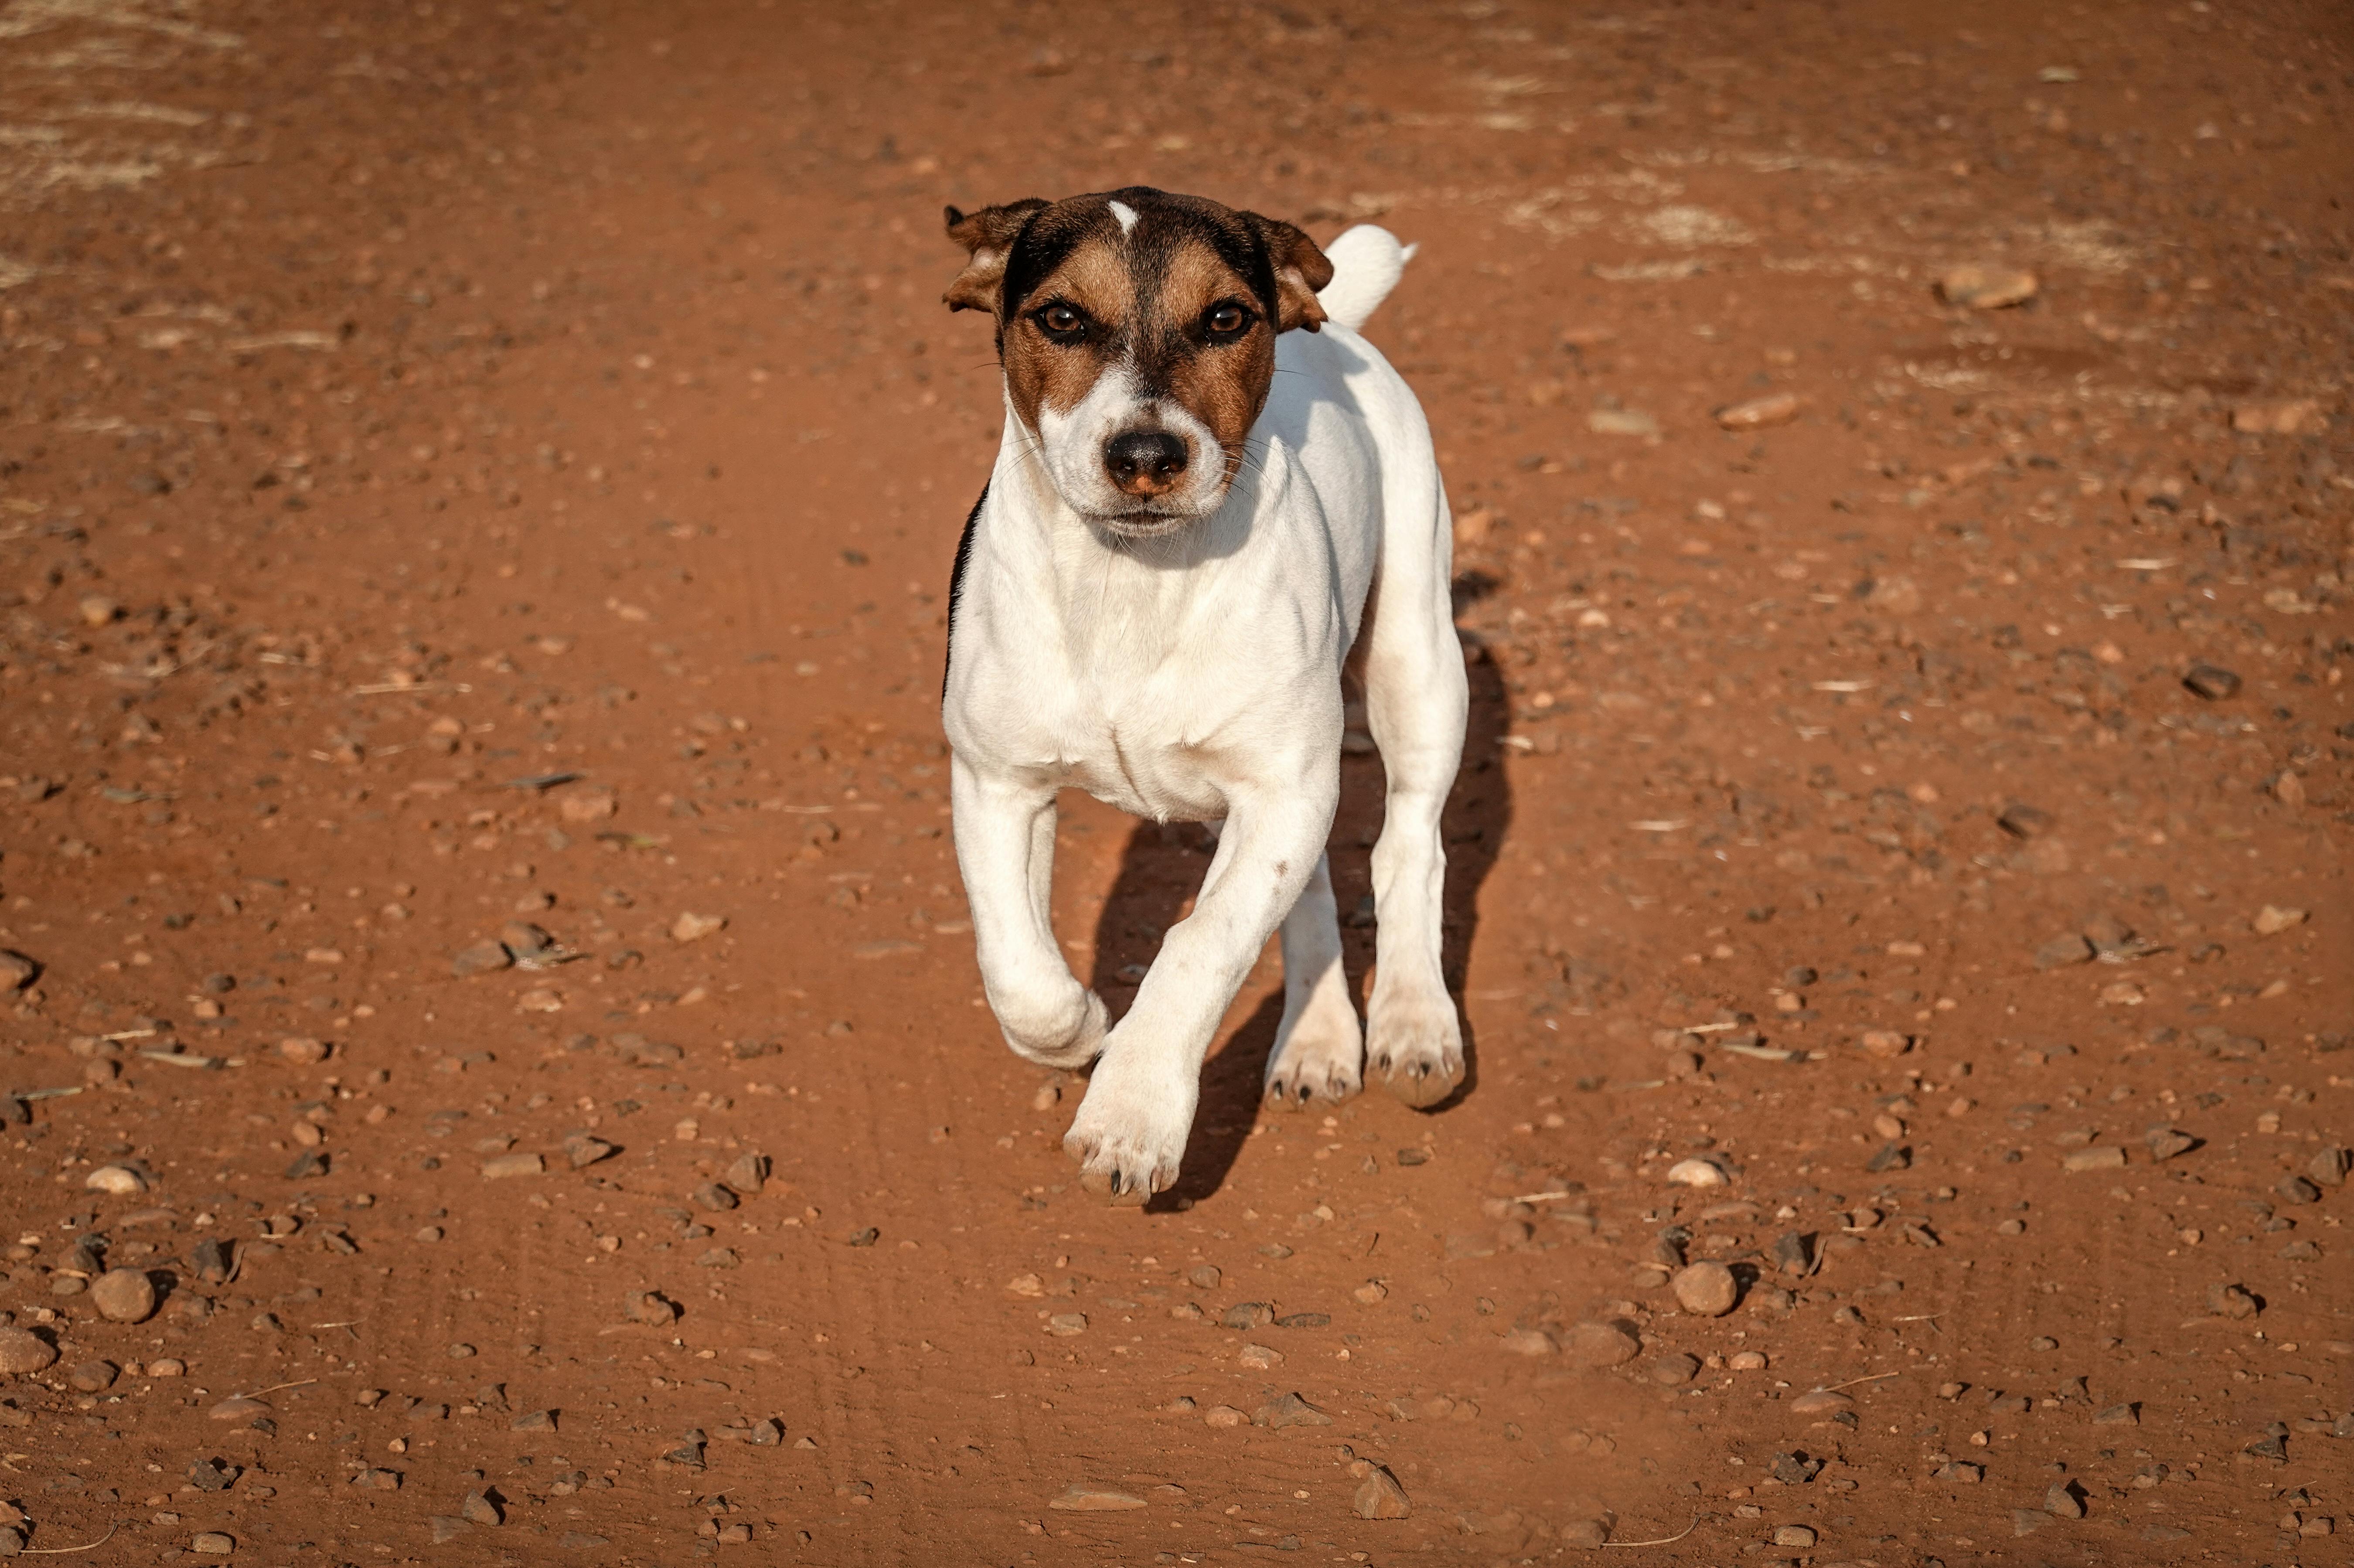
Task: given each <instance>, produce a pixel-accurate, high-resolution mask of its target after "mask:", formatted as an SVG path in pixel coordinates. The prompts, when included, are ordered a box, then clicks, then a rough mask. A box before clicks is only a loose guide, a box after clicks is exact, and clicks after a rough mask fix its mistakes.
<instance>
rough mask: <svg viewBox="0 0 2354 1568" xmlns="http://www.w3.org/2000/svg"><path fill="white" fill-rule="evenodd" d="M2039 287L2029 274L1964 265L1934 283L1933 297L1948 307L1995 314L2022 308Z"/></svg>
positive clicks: (2034, 277) (2007, 268)
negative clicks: (2018, 306) (1935, 290)
mask: <svg viewBox="0 0 2354 1568" xmlns="http://www.w3.org/2000/svg"><path fill="white" fill-rule="evenodd" d="M2040 288H2041V283H2040V282H2039V281H2038V280H2037V278H2036V276H2035V274H2034V273H2032V272H2029V271H2024V270H2020V269H2019V268H2016V267H1996V266H1980V265H1975V264H1972V265H1964V266H1959V267H1950V268H1947V269H1946V270H1945V271H1944V272H1943V273H1941V274H1940V275H1939V276H1938V279H1937V297H1938V298H1939V299H1941V300H1943V301H1945V302H1946V303H1947V304H1949V305H1960V306H1963V307H1964V308H1966V309H1968V310H1974V311H1999V310H2003V309H2006V308H2008V307H2009V306H2011V305H2023V304H2025V303H2026V302H2028V301H2030V300H2031V299H2033V298H2035V295H2036V292H2037V291H2038V290H2039V289H2040Z"/></svg>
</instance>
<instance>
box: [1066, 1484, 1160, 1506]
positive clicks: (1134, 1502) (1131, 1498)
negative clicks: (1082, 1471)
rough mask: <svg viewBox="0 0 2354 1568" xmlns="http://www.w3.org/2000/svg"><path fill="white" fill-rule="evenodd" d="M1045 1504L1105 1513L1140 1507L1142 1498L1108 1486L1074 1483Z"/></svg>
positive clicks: (1142, 1504) (1142, 1502) (1142, 1503)
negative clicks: (1060, 1494)
mask: <svg viewBox="0 0 2354 1568" xmlns="http://www.w3.org/2000/svg"><path fill="white" fill-rule="evenodd" d="M1046 1506H1047V1507H1048V1508H1053V1509H1062V1510H1066V1511H1068V1512H1071V1513H1106V1512H1116V1511H1119V1510H1125V1509H1132V1508H1142V1507H1143V1506H1144V1499H1142V1498H1140V1497H1137V1496H1135V1495H1134V1494H1132V1493H1129V1492H1122V1491H1115V1490H1113V1489H1111V1488H1109V1487H1095V1486H1088V1485H1087V1484H1085V1483H1084V1482H1081V1483H1075V1484H1074V1485H1072V1486H1071V1487H1070V1488H1068V1489H1066V1490H1065V1491H1064V1493H1063V1495H1062V1496H1060V1497H1058V1498H1052V1499H1048V1500H1047V1503H1046Z"/></svg>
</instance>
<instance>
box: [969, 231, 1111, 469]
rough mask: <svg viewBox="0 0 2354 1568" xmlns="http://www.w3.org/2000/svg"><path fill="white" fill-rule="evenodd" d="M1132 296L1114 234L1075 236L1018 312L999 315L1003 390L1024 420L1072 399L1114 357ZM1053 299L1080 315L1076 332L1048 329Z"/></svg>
mask: <svg viewBox="0 0 2354 1568" xmlns="http://www.w3.org/2000/svg"><path fill="white" fill-rule="evenodd" d="M1135 299H1136V285H1135V281H1134V280H1133V278H1132V277H1131V275H1130V273H1129V265H1128V259H1127V258H1126V257H1125V256H1123V255H1121V254H1120V248H1119V245H1118V244H1117V243H1116V236H1102V235H1095V236H1090V237H1088V238H1086V239H1082V240H1081V241H1079V243H1078V244H1077V245H1076V246H1074V247H1073V248H1072V249H1071V252H1070V254H1069V255H1068V256H1067V257H1066V258H1065V259H1064V260H1063V264H1062V265H1061V266H1059V267H1057V268H1055V270H1054V271H1053V272H1051V273H1049V274H1047V276H1046V278H1045V280H1044V281H1043V282H1041V283H1040V284H1039V285H1038V286H1037V287H1036V288H1034V289H1033V290H1031V291H1030V293H1029V297H1028V298H1026V299H1025V300H1023V302H1022V304H1021V310H1022V313H1021V314H1020V315H1019V316H1017V317H1015V318H1014V319H1013V320H1012V321H1009V322H1007V323H1005V340H1004V344H1003V346H1002V358H1003V361H1004V365H1005V390H1006V394H1007V395H1008V396H1009V397H1012V398H1013V411H1014V412H1015V413H1017V414H1019V415H1020V416H1021V417H1022V422H1023V424H1025V425H1027V426H1029V427H1030V428H1031V429H1037V428H1038V414H1039V410H1040V409H1042V408H1053V409H1055V411H1056V412H1058V413H1060V412H1063V411H1065V410H1067V409H1070V408H1076V407H1077V405H1078V402H1079V400H1080V399H1081V398H1083V397H1086V396H1087V392H1088V390H1089V388H1091V387H1094V386H1095V384H1096V382H1097V379H1098V378H1100V377H1101V376H1102V375H1103V374H1104V372H1105V371H1106V370H1108V369H1110V368H1111V367H1112V366H1114V365H1115V364H1116V363H1117V362H1118V360H1119V357H1120V355H1121V352H1122V349H1123V346H1124V344H1126V342H1127V336H1128V334H1127V328H1128V323H1129V316H1130V314H1131V313H1132V311H1133V309H1134V303H1135ZM1056 306H1068V307H1069V308H1071V309H1073V310H1075V311H1076V312H1077V313H1079V315H1080V317H1081V318H1082V323H1083V324H1082V325H1081V327H1080V329H1079V331H1078V333H1077V334H1076V337H1075V338H1074V337H1071V336H1069V335H1067V334H1066V335H1065V336H1061V337H1058V336H1056V335H1055V334H1052V333H1050V332H1049V331H1048V329H1047V325H1046V323H1045V321H1044V319H1042V318H1044V317H1045V316H1046V314H1047V313H1048V312H1049V311H1050V310H1051V309H1053V308H1054V307H1056Z"/></svg>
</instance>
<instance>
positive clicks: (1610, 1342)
mask: <svg viewBox="0 0 2354 1568" xmlns="http://www.w3.org/2000/svg"><path fill="white" fill-rule="evenodd" d="M1561 1348H1562V1353H1563V1354H1564V1355H1565V1356H1567V1357H1568V1358H1569V1360H1570V1361H1571V1362H1572V1364H1574V1365H1576V1366H1581V1367H1588V1368H1597V1369H1598V1368H1602V1367H1615V1366H1623V1365H1625V1364H1626V1363H1627V1362H1628V1361H1633V1360H1634V1359H1635V1358H1636V1357H1637V1356H1638V1355H1640V1354H1641V1353H1642V1350H1643V1345H1642V1341H1641V1340H1638V1339H1637V1338H1636V1337H1635V1334H1634V1330H1631V1329H1630V1328H1628V1326H1627V1325H1625V1324H1623V1323H1620V1322H1617V1321H1611V1322H1606V1323H1596V1322H1586V1323H1575V1324H1572V1325H1571V1326H1570V1330H1569V1332H1568V1333H1567V1334H1565V1335H1564V1336H1563V1339H1562V1347H1561Z"/></svg>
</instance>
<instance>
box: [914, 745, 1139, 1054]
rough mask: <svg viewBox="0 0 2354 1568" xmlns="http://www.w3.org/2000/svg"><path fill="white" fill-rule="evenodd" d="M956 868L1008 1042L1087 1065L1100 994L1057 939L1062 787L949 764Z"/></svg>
mask: <svg viewBox="0 0 2354 1568" xmlns="http://www.w3.org/2000/svg"><path fill="white" fill-rule="evenodd" d="M950 774H951V779H952V782H951V788H950V793H951V796H952V804H953V806H954V810H955V821H956V852H957V868H958V870H959V871H960V872H962V873H963V874H964V888H965V896H966V897H967V898H968V899H969V900H970V903H971V907H972V929H973V936H974V942H975V946H976V947H977V948H978V949H979V952H980V957H981V987H982V989H983V990H985V991H987V992H988V993H989V1006H990V1010H991V1012H994V1013H996V1015H997V1023H998V1027H999V1028H1001V1029H1002V1030H1004V1031H1005V1043H1006V1044H1008V1045H1011V1046H1013V1049H1014V1051H1015V1053H1016V1054H1019V1055H1023V1056H1026V1057H1028V1058H1029V1059H1030V1060H1031V1061H1033V1062H1038V1063H1043V1064H1044V1065H1046V1066H1049V1067H1084V1066H1086V1065H1087V1064H1088V1063H1089V1062H1092V1061H1094V1060H1095V1059H1096V1055H1097V1053H1098V1052H1099V1051H1101V1050H1102V1049H1103V1041H1104V1022H1105V1018H1106V1014H1105V1012H1104V1004H1103V999H1102V998H1101V997H1099V996H1097V995H1096V993H1095V992H1093V991H1089V990H1087V987H1085V986H1083V985H1081V984H1080V983H1079V982H1078V980H1077V979H1076V977H1075V976H1073V975H1072V973H1071V967H1070V965H1068V964H1066V963H1065V962H1064V961H1063V953H1062V949H1061V948H1058V947H1056V946H1055V926H1054V918H1053V915H1052V911H1051V908H1050V903H1049V900H1050V898H1051V895H1052V894H1053V891H1054V884H1055V791H1054V790H1053V789H1051V788H1047V787H1044V786H1041V785H1037V784H1034V783H1032V782H1030V781H1028V780H1024V779H1005V778H1001V777H992V776H988V775H984V774H982V773H981V772H980V771H979V770H977V769H975V768H971V767H970V766H969V765H968V764H967V763H966V762H965V760H964V758H961V757H960V758H956V759H955V760H954V762H953V763H952V765H951V768H950Z"/></svg>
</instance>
